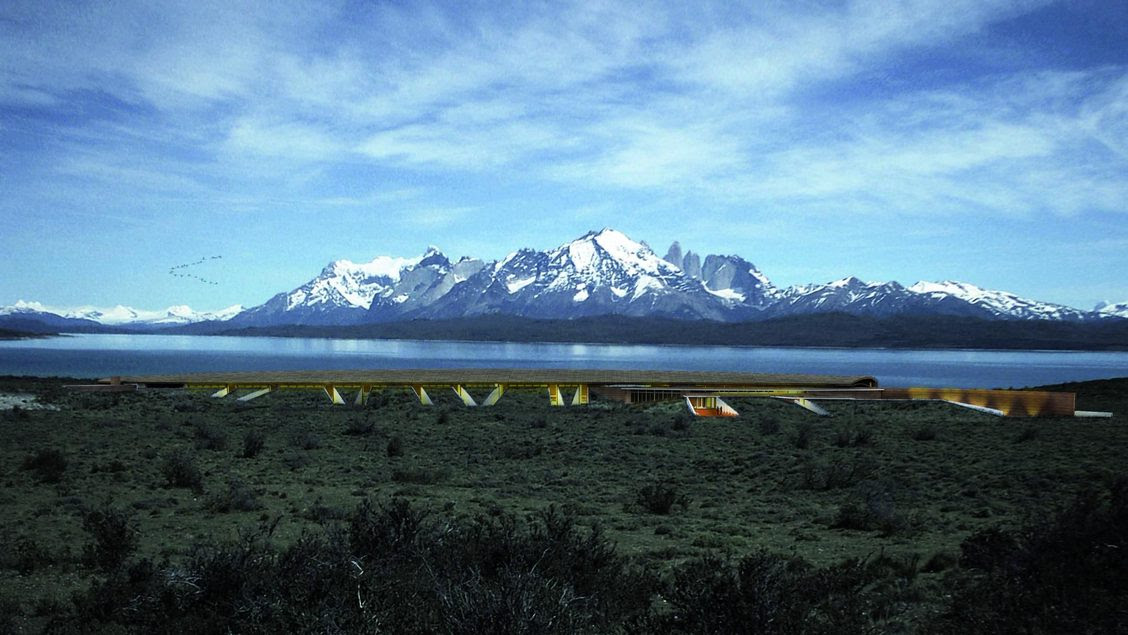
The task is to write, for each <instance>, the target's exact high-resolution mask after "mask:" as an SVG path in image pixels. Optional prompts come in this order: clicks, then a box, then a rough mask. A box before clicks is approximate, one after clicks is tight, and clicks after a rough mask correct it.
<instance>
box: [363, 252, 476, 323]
mask: <svg viewBox="0 0 1128 635" xmlns="http://www.w3.org/2000/svg"><path fill="white" fill-rule="evenodd" d="M485 266H486V263H484V262H482V261H481V260H477V259H474V258H469V257H465V258H462V259H461V260H459V261H458V262H455V263H452V262H451V261H450V259H449V258H447V257H446V256H445V255H444V254H443V253H442V252H441V251H439V250H438V248H435V247H432V248H430V249H428V250H427V253H425V254H423V258H422V259H420V260H419V262H417V263H415V264H412V265H409V266H407V267H405V268H403V269H402V270H401V271H400V275H399V280H398V281H397V283H396V284H395V285H394V286H393V287H391V288H390V289H388V290H387V291H385V292H383V293H381V294H379V295H377V296H376V297H375V298H374V299H373V301H372V304H371V306H370V307H369V309H368V319H369V320H371V321H374V322H389V321H393V320H396V319H401V318H404V317H407V316H412V315H418V314H420V313H423V312H425V311H427V309H428V308H429V307H430V306H431V305H433V304H434V303H436V302H438V301H440V300H442V298H444V297H445V296H446V295H447V294H448V293H450V291H451V290H452V289H454V288H455V286H456V285H459V284H462V283H463V282H465V281H466V280H468V279H470V278H471V277H472V276H474V275H475V274H477V273H478V272H479V271H481V270H482V269H483V268H484V267H485Z"/></svg>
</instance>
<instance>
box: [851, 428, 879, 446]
mask: <svg viewBox="0 0 1128 635" xmlns="http://www.w3.org/2000/svg"><path fill="white" fill-rule="evenodd" d="M874 441H875V439H874V434H873V428H858V430H857V431H856V432H854V441H853V443H854V447H856V448H865V447H869V446H871V445H873V444H874Z"/></svg>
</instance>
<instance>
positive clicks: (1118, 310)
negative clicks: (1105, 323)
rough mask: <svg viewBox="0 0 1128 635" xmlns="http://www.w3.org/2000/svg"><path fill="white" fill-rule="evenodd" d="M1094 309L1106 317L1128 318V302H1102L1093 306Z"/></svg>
mask: <svg viewBox="0 0 1128 635" xmlns="http://www.w3.org/2000/svg"><path fill="white" fill-rule="evenodd" d="M1093 311H1095V312H1097V313H1098V314H1100V315H1102V316H1105V317H1119V318H1126V319H1128V302H1118V303H1116V304H1109V303H1108V302H1101V303H1100V304H1098V305H1097V306H1096V307H1094V308H1093Z"/></svg>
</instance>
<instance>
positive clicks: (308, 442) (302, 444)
mask: <svg viewBox="0 0 1128 635" xmlns="http://www.w3.org/2000/svg"><path fill="white" fill-rule="evenodd" d="M293 444H294V447H298V448H301V449H303V450H316V449H318V448H320V447H321V435H319V434H317V433H316V432H313V431H312V430H306V431H305V432H302V433H300V434H297V435H295V436H294V438H293Z"/></svg>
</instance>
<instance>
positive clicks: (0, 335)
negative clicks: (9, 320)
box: [0, 328, 55, 340]
mask: <svg viewBox="0 0 1128 635" xmlns="http://www.w3.org/2000/svg"><path fill="white" fill-rule="evenodd" d="M48 335H55V334H54V333H43V332H34V333H33V332H29V331H17V330H14V329H2V328H0V340H23V339H28V338H32V337H46V336H48Z"/></svg>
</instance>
